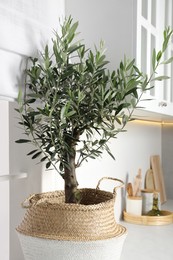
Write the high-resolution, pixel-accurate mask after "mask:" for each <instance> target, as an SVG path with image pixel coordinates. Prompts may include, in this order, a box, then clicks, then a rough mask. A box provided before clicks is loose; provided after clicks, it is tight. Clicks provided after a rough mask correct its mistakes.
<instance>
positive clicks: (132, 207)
mask: <svg viewBox="0 0 173 260" xmlns="http://www.w3.org/2000/svg"><path fill="white" fill-rule="evenodd" d="M126 212H127V213H129V214H133V215H138V216H141V214H142V197H137V196H127V200H126Z"/></svg>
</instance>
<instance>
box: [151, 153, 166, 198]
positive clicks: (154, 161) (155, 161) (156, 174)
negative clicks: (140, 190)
mask: <svg viewBox="0 0 173 260" xmlns="http://www.w3.org/2000/svg"><path fill="white" fill-rule="evenodd" d="M150 163H151V169H152V170H153V178H154V187H155V190H158V191H159V192H160V202H161V203H164V202H166V200H167V199H166V190H165V182H164V178H163V171H162V167H161V162H160V156H159V155H154V156H151V157H150Z"/></svg>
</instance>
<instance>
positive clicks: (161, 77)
mask: <svg viewBox="0 0 173 260" xmlns="http://www.w3.org/2000/svg"><path fill="white" fill-rule="evenodd" d="M169 78H170V77H168V76H159V77H155V78H154V79H152V80H151V81H156V80H158V81H161V80H165V79H169Z"/></svg>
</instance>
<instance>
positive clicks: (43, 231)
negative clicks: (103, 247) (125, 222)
mask: <svg viewBox="0 0 173 260" xmlns="http://www.w3.org/2000/svg"><path fill="white" fill-rule="evenodd" d="M104 179H111V180H113V181H116V182H118V183H120V185H118V186H116V187H115V188H114V190H113V193H111V192H107V191H103V190H100V189H99V186H100V183H101V181H102V180H104ZM122 186H123V182H122V181H121V180H119V179H114V178H107V177H105V178H102V179H101V180H100V181H99V183H98V185H97V187H96V189H81V190H80V192H81V195H82V200H81V203H80V204H67V203H65V202H64V192H63V191H55V192H47V193H41V194H35V195H32V196H30V197H29V198H28V199H27V200H26V201H25V202H24V203H23V206H24V207H27V208H28V209H27V212H26V214H25V217H24V219H23V221H22V223H21V224H20V225H19V226H18V228H17V231H18V232H19V233H22V234H24V235H28V236H32V237H39V238H45V239H53V240H66V241H68V240H71V241H93V240H95V241H96V240H104V239H108V238H114V237H116V236H120V235H121V234H122V232H120V228H119V226H118V225H117V223H116V221H115V217H114V203H115V199H116V189H117V188H119V187H122ZM123 232H124V231H123Z"/></svg>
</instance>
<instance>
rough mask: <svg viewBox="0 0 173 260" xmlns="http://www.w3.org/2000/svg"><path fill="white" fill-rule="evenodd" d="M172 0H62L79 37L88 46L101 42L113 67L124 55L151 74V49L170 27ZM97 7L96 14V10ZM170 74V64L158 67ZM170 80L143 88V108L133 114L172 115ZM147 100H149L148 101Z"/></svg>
mask: <svg viewBox="0 0 173 260" xmlns="http://www.w3.org/2000/svg"><path fill="white" fill-rule="evenodd" d="M172 5H173V4H172V0H121V1H120V0H109V4H108V3H107V1H99V0H94V1H92V3H90V4H88V1H84V0H83V1H81V0H73V1H70V0H66V1H65V7H66V15H72V17H73V18H74V19H75V20H78V21H79V31H80V32H81V34H80V36H79V37H80V39H84V40H85V43H86V45H87V46H88V47H91V48H92V47H93V46H94V44H96V45H97V44H98V43H99V40H101V39H103V40H104V41H105V48H106V55H107V59H108V60H109V61H110V64H109V65H108V66H109V68H110V69H115V68H116V67H117V66H118V65H119V62H120V61H121V60H122V59H123V58H124V55H126V57H127V58H129V59H132V58H134V57H135V58H136V63H137V65H138V66H139V67H140V68H141V69H142V70H143V71H144V72H145V73H149V74H150V73H151V53H152V49H153V48H156V50H159V49H160V48H161V43H162V38H163V37H162V36H163V30H164V28H165V26H167V25H170V26H172V23H173V22H172V21H173V19H172ZM96 10H97V13H96ZM166 55H167V56H170V55H173V44H172V45H170V46H169V48H168V51H167V53H166ZM171 73H172V74H173V65H168V66H167V67H166V68H164V66H162V68H161V69H160V71H159V74H160V75H163V74H164V75H169V76H171ZM172 83H173V79H172V78H171V79H170V80H168V81H166V82H164V83H162V82H160V81H159V82H157V84H155V88H154V89H152V90H151V91H147V92H146V93H145V95H144V96H143V99H146V100H147V101H146V100H145V101H142V102H140V104H139V106H141V107H143V108H142V109H138V110H137V111H135V114H136V115H137V116H138V117H139V116H140V117H142V118H145V119H151V118H152V119H154V120H156V119H157V120H165V119H167V120H169V121H171V120H172V116H173V90H172ZM148 99H152V100H151V101H148Z"/></svg>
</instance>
